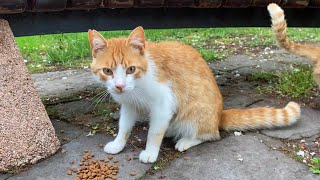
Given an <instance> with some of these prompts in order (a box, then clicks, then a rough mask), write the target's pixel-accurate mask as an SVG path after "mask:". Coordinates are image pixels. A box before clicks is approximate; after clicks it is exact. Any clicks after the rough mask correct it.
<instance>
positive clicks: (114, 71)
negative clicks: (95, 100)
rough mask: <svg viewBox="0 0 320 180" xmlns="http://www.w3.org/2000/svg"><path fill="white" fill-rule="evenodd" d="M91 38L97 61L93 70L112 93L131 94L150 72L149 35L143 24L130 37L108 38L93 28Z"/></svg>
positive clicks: (93, 62) (92, 66)
mask: <svg viewBox="0 0 320 180" xmlns="http://www.w3.org/2000/svg"><path fill="white" fill-rule="evenodd" d="M88 38H89V42H90V47H91V51H92V56H93V60H92V63H91V71H92V73H93V74H94V75H95V76H96V78H97V79H98V80H99V81H101V82H102V83H103V84H104V85H105V86H106V88H107V89H108V91H109V92H110V93H111V94H117V95H122V94H129V93H130V92H132V91H133V90H134V89H135V87H136V84H137V80H138V79H140V78H142V77H143V76H144V75H145V73H146V71H147V61H146V59H145V58H144V48H145V36H144V31H143V29H142V28H141V27H138V28H136V29H135V30H133V31H132V33H131V34H130V36H129V38H127V39H126V38H115V39H107V40H106V39H104V38H103V37H102V36H101V35H100V34H99V33H98V32H97V31H95V30H89V32H88Z"/></svg>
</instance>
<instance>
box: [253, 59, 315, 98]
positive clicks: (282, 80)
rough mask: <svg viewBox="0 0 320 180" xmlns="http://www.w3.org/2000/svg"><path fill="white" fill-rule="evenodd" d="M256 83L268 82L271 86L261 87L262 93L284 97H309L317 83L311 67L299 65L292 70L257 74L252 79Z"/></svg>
mask: <svg viewBox="0 0 320 180" xmlns="http://www.w3.org/2000/svg"><path fill="white" fill-rule="evenodd" d="M251 79H252V80H255V81H268V82H269V83H271V85H267V86H259V87H258V88H257V89H258V90H259V91H260V92H262V93H269V94H271V93H276V94H278V95H280V96H283V97H290V98H298V97H302V98H304V97H307V96H309V95H311V94H312V92H314V89H315V87H316V83H315V81H314V78H313V72H312V69H311V68H310V67H309V66H305V65H299V66H297V67H296V68H293V69H292V70H286V71H282V72H276V73H274V74H271V73H257V74H254V75H253V76H252V77H251Z"/></svg>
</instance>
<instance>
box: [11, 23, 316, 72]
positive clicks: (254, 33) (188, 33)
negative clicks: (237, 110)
mask: <svg viewBox="0 0 320 180" xmlns="http://www.w3.org/2000/svg"><path fill="white" fill-rule="evenodd" d="M129 33H130V31H108V32H101V34H102V35H103V36H104V37H106V38H110V37H119V36H128V35H129ZM146 36H147V39H148V40H150V41H182V42H184V43H187V44H189V45H192V46H193V47H195V48H196V49H198V50H199V51H200V53H201V54H202V56H203V57H204V58H205V59H206V60H207V61H215V60H221V59H224V58H226V57H227V56H228V55H229V54H231V52H232V51H233V50H234V49H235V47H262V48H263V47H266V46H270V45H275V42H274V39H273V37H272V34H271V29H270V28H203V29H200V28H195V29H166V30H146ZM289 36H290V37H291V39H293V40H299V41H320V29H315V28H308V29H307V28H304V29H298V28H291V29H289ZM16 41H17V44H18V47H19V49H20V51H21V53H22V55H23V57H24V58H25V59H26V60H27V67H28V69H29V71H30V72H31V73H37V72H43V71H52V70H56V69H66V68H82V67H84V66H88V65H89V63H90V56H91V55H90V51H89V44H88V40H87V33H86V32H85V33H68V34H53V35H41V36H29V37H18V38H16Z"/></svg>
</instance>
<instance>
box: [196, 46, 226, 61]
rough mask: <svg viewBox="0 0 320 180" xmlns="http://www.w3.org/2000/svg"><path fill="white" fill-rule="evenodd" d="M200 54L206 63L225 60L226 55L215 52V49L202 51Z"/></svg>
mask: <svg viewBox="0 0 320 180" xmlns="http://www.w3.org/2000/svg"><path fill="white" fill-rule="evenodd" d="M199 51H200V54H201V56H202V57H203V59H205V60H206V61H209V62H210V61H215V60H222V59H224V58H225V54H224V53H220V52H215V51H214V50H213V49H200V50H199Z"/></svg>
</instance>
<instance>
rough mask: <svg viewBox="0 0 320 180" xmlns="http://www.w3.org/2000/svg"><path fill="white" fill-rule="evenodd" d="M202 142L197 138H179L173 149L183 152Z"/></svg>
mask: <svg viewBox="0 0 320 180" xmlns="http://www.w3.org/2000/svg"><path fill="white" fill-rule="evenodd" d="M202 142H203V140H200V139H198V138H181V139H180V140H179V141H178V142H177V144H176V146H175V148H176V150H178V151H180V152H183V151H185V150H187V149H189V148H191V147H193V146H196V145H198V144H201V143H202Z"/></svg>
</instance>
